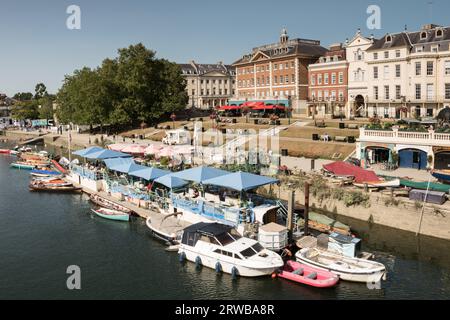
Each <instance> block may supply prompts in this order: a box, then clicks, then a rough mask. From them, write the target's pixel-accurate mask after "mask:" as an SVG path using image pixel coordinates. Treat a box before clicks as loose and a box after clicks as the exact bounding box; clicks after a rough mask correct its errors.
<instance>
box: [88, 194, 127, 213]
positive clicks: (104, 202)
mask: <svg viewBox="0 0 450 320" xmlns="http://www.w3.org/2000/svg"><path fill="white" fill-rule="evenodd" d="M89 199H90V200H91V201H92V202H93V203H95V204H96V205H98V206H100V207H103V208H106V209H110V210H116V211H121V212H123V213H127V214H133V213H134V212H133V210H130V209H128V208H126V207H124V206H122V205H120V204H118V203H115V202H113V201H110V200H108V199H105V198H103V197H101V196H99V195H97V194H91V196H90V197H89Z"/></svg>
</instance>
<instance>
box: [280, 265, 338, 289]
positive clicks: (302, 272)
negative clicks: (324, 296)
mask: <svg viewBox="0 0 450 320" xmlns="http://www.w3.org/2000/svg"><path fill="white" fill-rule="evenodd" d="M277 276H278V277H279V278H283V279H287V280H291V281H294V282H298V283H302V284H306V285H309V286H313V287H316V288H329V287H333V286H334V285H336V284H337V283H338V281H339V276H338V275H336V274H334V273H332V272H329V271H326V270H322V269H319V268H315V267H311V266H309V265H306V264H302V263H300V262H297V261H293V260H289V261H287V262H286V264H285V265H284V266H283V268H282V269H281V270H280V271H279V272H278V273H277Z"/></svg>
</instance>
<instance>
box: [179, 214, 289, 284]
mask: <svg viewBox="0 0 450 320" xmlns="http://www.w3.org/2000/svg"><path fill="white" fill-rule="evenodd" d="M178 253H179V254H180V259H187V260H189V261H191V262H195V263H196V264H197V265H202V266H205V267H209V268H212V269H216V271H217V272H220V271H222V272H225V273H229V274H232V275H234V276H237V275H239V276H244V277H258V276H265V275H270V274H272V273H273V272H274V271H276V270H277V269H278V268H280V267H282V266H283V264H284V263H283V260H282V258H281V257H280V256H279V255H278V254H277V253H275V252H272V251H269V250H267V249H264V247H263V246H262V245H261V244H260V243H259V242H258V241H256V240H252V239H249V238H244V237H242V236H241V235H240V234H239V233H238V232H237V230H236V229H234V228H233V227H231V226H228V225H224V224H220V223H205V222H200V223H197V224H193V225H191V226H189V227H187V228H185V229H184V230H183V234H182V240H181V243H180V245H179V250H178Z"/></svg>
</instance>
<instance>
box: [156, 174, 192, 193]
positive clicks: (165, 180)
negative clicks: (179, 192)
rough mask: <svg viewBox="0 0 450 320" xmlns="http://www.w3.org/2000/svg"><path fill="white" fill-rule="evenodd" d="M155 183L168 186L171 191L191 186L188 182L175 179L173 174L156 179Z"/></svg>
mask: <svg viewBox="0 0 450 320" xmlns="http://www.w3.org/2000/svg"><path fill="white" fill-rule="evenodd" d="M155 182H156V183H159V184H162V185H163V186H166V187H168V188H170V189H174V188H181V187H184V186H186V185H188V184H189V182H187V181H185V180H183V179H180V178H177V177H174V176H173V174H168V175H165V176H162V177H160V178H158V179H156V180H155Z"/></svg>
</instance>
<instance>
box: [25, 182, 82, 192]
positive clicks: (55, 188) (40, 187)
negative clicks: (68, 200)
mask: <svg viewBox="0 0 450 320" xmlns="http://www.w3.org/2000/svg"><path fill="white" fill-rule="evenodd" d="M29 189H30V191H43V192H80V191H81V190H82V189H81V188H77V187H75V186H73V185H71V186H70V185H69V186H61V185H51V184H33V183H31V184H30V185H29Z"/></svg>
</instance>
